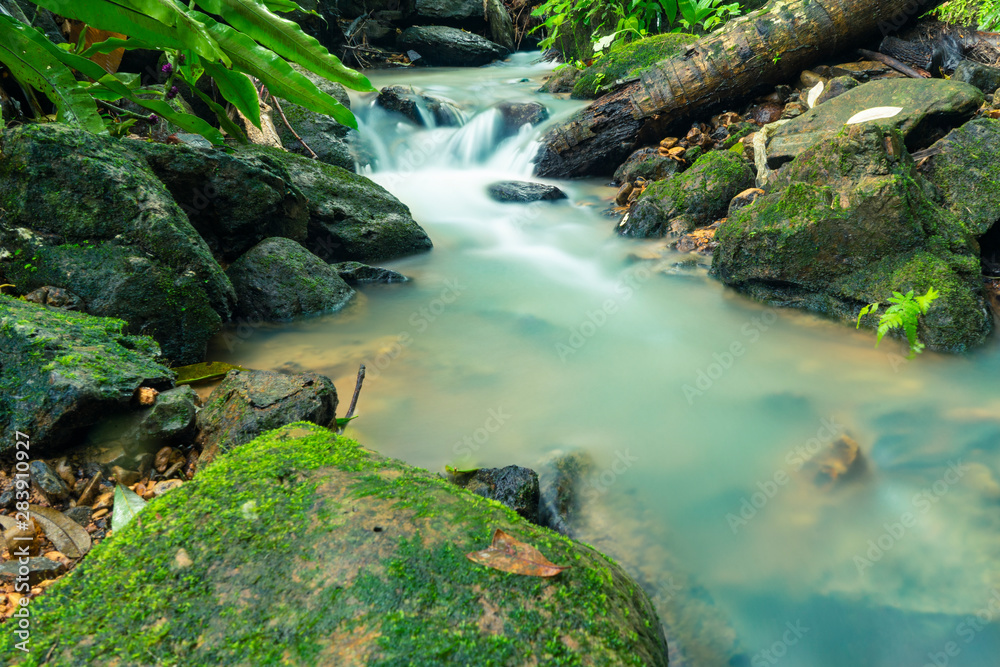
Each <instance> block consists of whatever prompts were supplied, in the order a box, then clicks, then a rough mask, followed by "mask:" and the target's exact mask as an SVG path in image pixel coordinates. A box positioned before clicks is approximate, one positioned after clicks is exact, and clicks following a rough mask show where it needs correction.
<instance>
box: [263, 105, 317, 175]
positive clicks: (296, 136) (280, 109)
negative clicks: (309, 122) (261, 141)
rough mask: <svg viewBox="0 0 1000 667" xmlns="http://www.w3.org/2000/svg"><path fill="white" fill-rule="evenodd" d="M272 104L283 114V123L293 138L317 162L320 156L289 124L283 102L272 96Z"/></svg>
mask: <svg viewBox="0 0 1000 667" xmlns="http://www.w3.org/2000/svg"><path fill="white" fill-rule="evenodd" d="M271 102H273V103H274V108H275V109H277V110H278V113H279V114H281V120H282V122H284V123H285V127H287V128H288V131H289V132H291V133H292V136H293V137H295V138H296V139H298V140H299V143H300V144H302V145H303V146H304V147H305V149H306V150H307V151H309V155H311V156H312V159H314V160H315V159H316V158H317V157H319V156H318V155H316V152H315V151H314V150H313V149H311V148H310V147H309V144H307V143H306V142H305V141H304V140H303V139H302V137H300V136H299V133H298V132H296V131H295V130H293V129H292V126H291V125H290V124H289V122H288V119H287V118H285V112H284V110H282V108H281V102H279V101H278V98H277V97H275V96H274V95H271Z"/></svg>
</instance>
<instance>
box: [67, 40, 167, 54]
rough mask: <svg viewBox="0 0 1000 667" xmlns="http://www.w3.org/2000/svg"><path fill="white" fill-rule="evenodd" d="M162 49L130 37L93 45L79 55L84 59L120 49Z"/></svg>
mask: <svg viewBox="0 0 1000 667" xmlns="http://www.w3.org/2000/svg"><path fill="white" fill-rule="evenodd" d="M161 48H163V47H162V46H159V45H157V44H154V43H153V42H147V41H145V40H142V39H136V38H135V37H129V38H128V39H122V38H121V37H109V38H108V39H106V40H104V41H103V42H97V43H95V44H91V45H90V48H89V49H87V50H86V51H83V52H81V53H79V54H78V55H79V56H81V57H83V58H89V57H91V56H94V55H97V54H98V53H111V52H112V51H116V50H118V49H125V50H131V49H147V50H149V51H159V50H160V49H161Z"/></svg>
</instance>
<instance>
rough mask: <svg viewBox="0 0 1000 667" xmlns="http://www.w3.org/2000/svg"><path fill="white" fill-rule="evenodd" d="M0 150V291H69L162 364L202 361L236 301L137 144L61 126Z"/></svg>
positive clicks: (16, 136) (17, 138) (19, 133)
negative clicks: (158, 354) (1, 286)
mask: <svg viewBox="0 0 1000 667" xmlns="http://www.w3.org/2000/svg"><path fill="white" fill-rule="evenodd" d="M0 141H2V152H0V247H2V248H3V251H2V252H0V274H2V275H0V277H2V282H4V283H12V284H15V285H17V289H18V291H20V292H22V293H26V292H30V291H32V290H34V289H36V288H39V287H42V286H53V287H58V288H63V289H66V290H69V291H71V292H73V293H74V294H76V295H77V296H79V297H80V298H82V299H83V303H84V304H85V306H84V307H85V308H86V312H88V313H90V314H92V315H100V316H111V317H118V318H121V319H124V320H126V321H127V322H128V324H129V327H130V331H133V332H142V333H144V334H147V335H150V336H152V337H153V338H155V339H156V340H157V341H158V342H159V343H160V345H161V347H162V349H163V352H164V354H165V355H166V356H167V357H168V358H170V359H171V360H172V361H174V362H176V363H194V362H198V361H202V359H204V354H205V349H206V346H207V344H208V340H209V339H210V338H211V337H212V336H213V335H214V334H215V333H216V332H217V331H218V330H219V329H220V328H221V326H222V320H223V318H228V317H229V314H230V308H231V305H232V302H233V300H234V298H235V295H234V293H233V288H232V285H230V284H229V280H228V279H227V278H226V276H225V274H224V273H223V272H222V269H221V268H220V267H219V265H218V264H217V263H216V262H215V260H214V259H213V257H212V254H211V252H210V251H209V248H208V246H207V245H206V244H205V241H204V240H202V238H201V237H200V236H199V235H198V233H197V232H196V231H195V229H194V228H193V227H192V226H191V223H190V222H189V220H188V218H187V216H186V215H185V214H184V212H183V211H182V210H181V207H180V206H178V205H177V203H176V202H175V201H174V199H173V197H172V196H171V193H170V192H168V190H167V188H166V187H164V185H163V183H161V182H160V180H159V179H158V178H157V177H156V176H155V175H154V174H153V172H152V171H151V170H150V169H149V167H148V166H147V164H146V162H145V161H144V160H143V159H141V158H139V157H136V155H135V153H134V152H133V151H132V148H133V146H134V145H136V144H140V143H142V142H137V141H130V140H123V139H112V138H110V137H100V136H97V135H93V134H90V133H88V132H84V131H81V130H75V129H72V128H69V127H66V126H64V125H62V124H59V123H47V124H42V125H35V124H29V125H22V126H19V127H16V128H10V129H8V130H6V131H5V132H3V134H2V140H0ZM167 149H168V150H170V149H177V150H180V148H179V147H169V148H167ZM184 150H193V149H184ZM245 194H246V190H244V195H245Z"/></svg>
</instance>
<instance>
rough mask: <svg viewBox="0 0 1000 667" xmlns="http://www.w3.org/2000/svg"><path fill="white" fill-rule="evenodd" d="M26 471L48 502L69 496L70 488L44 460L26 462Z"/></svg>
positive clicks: (54, 501)
mask: <svg viewBox="0 0 1000 667" xmlns="http://www.w3.org/2000/svg"><path fill="white" fill-rule="evenodd" d="M28 472H29V473H30V474H31V481H32V482H34V484H35V486H36V487H38V490H39V491H41V492H42V493H43V494H44V495H45V497H46V499H48V501H49V502H51V503H58V502H61V501H63V500H65V499H66V497H67V496H69V491H70V489H69V487H68V486H66V482H64V481H63V479H62V478H61V477H60V476H59V475H57V474H56V473H55V471H54V470H52V468H50V467H49V464H48V463H46V462H45V461H41V460H35V461H32V462H31V463H30V464H28Z"/></svg>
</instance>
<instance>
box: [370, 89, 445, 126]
mask: <svg viewBox="0 0 1000 667" xmlns="http://www.w3.org/2000/svg"><path fill="white" fill-rule="evenodd" d="M375 104H377V105H378V106H380V107H382V108H383V109H385V110H386V111H393V112H395V113H398V114H401V115H403V116H405V117H406V118H408V119H409V120H410V121H412V122H413V123H415V124H416V125H420V126H421V127H427V126H428V125H430V126H432V127H456V126H458V125H461V124H462V114H461V112H460V111H459V110H458V107H457V106H455V104H454V103H453V102H450V101H448V100H445V99H442V98H439V97H434V96H433V95H427V94H425V93H422V92H418V91H417V90H415V89H414V88H413V87H412V86H386V87H385V88H383V89H382V90H380V91H379V94H378V97H376V98H375Z"/></svg>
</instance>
